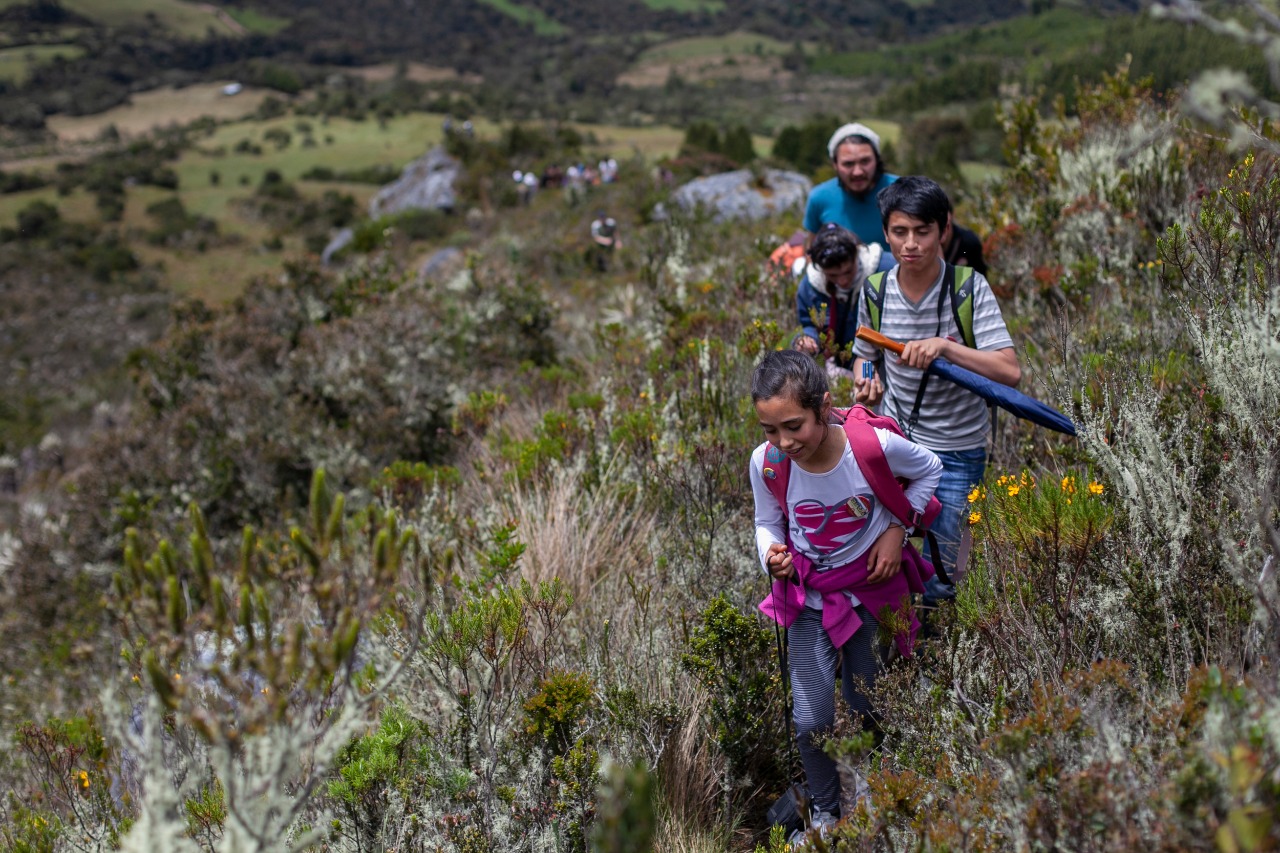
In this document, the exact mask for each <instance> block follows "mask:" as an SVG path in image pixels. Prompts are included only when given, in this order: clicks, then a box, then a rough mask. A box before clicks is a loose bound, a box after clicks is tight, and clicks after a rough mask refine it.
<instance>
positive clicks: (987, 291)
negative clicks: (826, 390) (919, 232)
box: [855, 264, 1013, 450]
mask: <svg viewBox="0 0 1280 853" xmlns="http://www.w3.org/2000/svg"><path fill="white" fill-rule="evenodd" d="M939 266H940V267H941V271H940V272H939V273H938V279H937V281H935V282H934V283H933V286H932V287H930V288H929V290H928V291H927V292H926V293H925V295H924V296H923V297H922V298H921V299H920V301H919V302H912V301H910V300H909V299H907V297H906V296H904V295H903V293H902V291H901V290H900V289H899V288H898V267H896V266H895V267H894V268H893V269H892V270H890V271H889V272H887V273H885V279H886V281H885V294H884V311H883V313H882V319H881V323H880V331H881V332H882V333H883V334H885V335H887V336H888V337H890V338H893V339H894V340H898V341H918V340H921V339H923V338H933V337H943V338H945V337H948V336H949V337H952V338H954V339H955V340H957V341H963V340H964V336H963V335H961V334H960V329H959V327H957V326H956V321H955V315H954V313H953V312H952V310H951V304H950V303H951V288H950V286H949V285H948V286H947V287H945V288H944V287H943V286H942V276H943V274H944V273H945V271H946V265H945V264H939ZM973 281H974V287H973V338H974V342H975V344H976V345H977V348H978V349H980V350H984V351H988V352H989V351H993V350H999V349H1004V348H1006V347H1012V346H1013V339H1012V338H1010V337H1009V330H1008V329H1007V328H1005V325H1004V317H1003V316H1002V315H1001V314H1000V306H999V304H997V302H996V297H995V294H993V293H992V292H991V285H989V284H988V283H987V280H986V279H985V278H983V276H982V275H981V274H980V273H977V272H975V273H973ZM939 299H943V300H944V302H943V304H942V305H941V306H939V305H938V300H939ZM860 300H861V304H860V305H859V306H858V307H859V316H861V317H866V316H869V315H868V313H867V306H866V294H865V292H864V293H863V294H862V296H861V297H860ZM939 307H941V309H942V310H941V315H939V311H938V309H939ZM855 352H856V353H857V354H858V355H859V356H861V357H862V358H865V359H871V360H877V359H879V358H880V356H881V351H880V350H879V349H877V348H876V347H874V346H872V345H871V344H869V343H867V342H866V341H861V340H860V341H858V342H857V344H856V346H855ZM884 366H885V374H884V376H886V377H887V383H886V389H885V395H884V400H883V401H882V403H881V405H880V410H881V411H882V412H883V413H884V414H887V415H891V416H893V417H894V418H895V419H897V421H898V423H899V424H901V425H902V428H903V430H906V429H907V420H908V418H909V417H910V415H911V409H912V407H913V406H914V405H915V401H916V393H917V391H918V390H919V388H920V381H921V379H922V378H923V377H924V371H921V370H916V369H915V368H914V367H908V366H907V365H905V364H902V363H900V362H899V361H898V359H897V357H896V356H894V355H893V354H892V353H890V355H889V358H887V359H885V365H884ZM990 429H991V427H990V423H989V418H988V414H987V403H986V401H985V400H983V399H982V398H981V397H979V396H978V395H976V394H974V393H973V392H971V391H966V390H965V389H963V388H961V387H960V386H959V385H956V384H954V383H951V382H948V381H947V380H945V379H940V378H939V377H937V376H930V377H929V382H928V385H926V386H925V395H924V399H923V400H922V401H921V403H920V414H919V417H918V419H917V421H916V426H915V429H914V430H913V431H912V433H911V437H912V438H913V439H914V440H915V441H916V442H918V443H920V444H922V445H924V446H925V447H927V448H929V449H930V450H972V449H974V448H976V447H982V446H983V445H984V444H985V443H986V438H987V433H988V432H989V431H990Z"/></svg>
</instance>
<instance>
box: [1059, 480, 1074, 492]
mask: <svg viewBox="0 0 1280 853" xmlns="http://www.w3.org/2000/svg"><path fill="white" fill-rule="evenodd" d="M1062 491H1063V493H1064V494H1068V495H1074V494H1075V493H1076V478H1075V477H1063V478H1062Z"/></svg>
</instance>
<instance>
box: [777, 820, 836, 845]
mask: <svg viewBox="0 0 1280 853" xmlns="http://www.w3.org/2000/svg"><path fill="white" fill-rule="evenodd" d="M838 820H839V818H837V817H836V816H835V815H833V814H832V813H831V812H824V811H817V812H814V813H813V816H812V817H811V818H810V819H809V827H808V828H807V829H797V830H796V831H795V832H793V833H791V836H790V837H789V838H788V839H787V843H788V844H789V845H791V849H792V850H795V849H796V848H797V847H800V846H802V845H803V844H804V843H805V842H806V841H808V840H809V839H810V838H813V837H814V836H815V835H816V836H817V837H818V838H826V837H827V836H828V835H830V834H831V830H832V828H833V827H834V826H835V825H836V822H837V821H838Z"/></svg>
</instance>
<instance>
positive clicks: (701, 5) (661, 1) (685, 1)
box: [644, 0, 724, 14]
mask: <svg viewBox="0 0 1280 853" xmlns="http://www.w3.org/2000/svg"><path fill="white" fill-rule="evenodd" d="M644 5H646V6H648V7H649V8H650V9H656V10H658V11H659V12H663V11H673V12H710V13H711V14H715V13H717V12H723V11H724V2H723V0H644Z"/></svg>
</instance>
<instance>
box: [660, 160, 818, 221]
mask: <svg viewBox="0 0 1280 853" xmlns="http://www.w3.org/2000/svg"><path fill="white" fill-rule="evenodd" d="M812 188H813V184H812V183H811V182H810V181H809V179H808V178H806V177H805V176H804V175H801V174H800V173H799V172H787V171H783V170H782V169H765V170H763V172H761V173H759V175H758V176H757V174H756V173H754V172H752V171H751V170H750V169H739V170H738V171H736V172H725V173H723V174H720V175H711V176H710V177H706V178H697V179H695V180H692V181H690V182H689V183H687V184H685V185H684V186H682V187H680V188H679V189H678V190H676V191H675V192H674V193H672V195H671V200H672V201H673V202H675V203H676V204H678V205H679V206H680V207H682V208H683V209H685V210H690V211H691V210H694V209H696V208H698V207H703V208H706V209H707V210H709V211H711V218H712V219H714V220H715V221H716V222H725V221H728V220H741V219H748V220H750V219H764V218H765V217H768V216H773V215H774V214H775V213H781V212H782V211H784V210H790V209H791V208H793V207H800V206H803V205H804V203H805V201H806V200H807V199H808V198H809V190H810V189H812Z"/></svg>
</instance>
